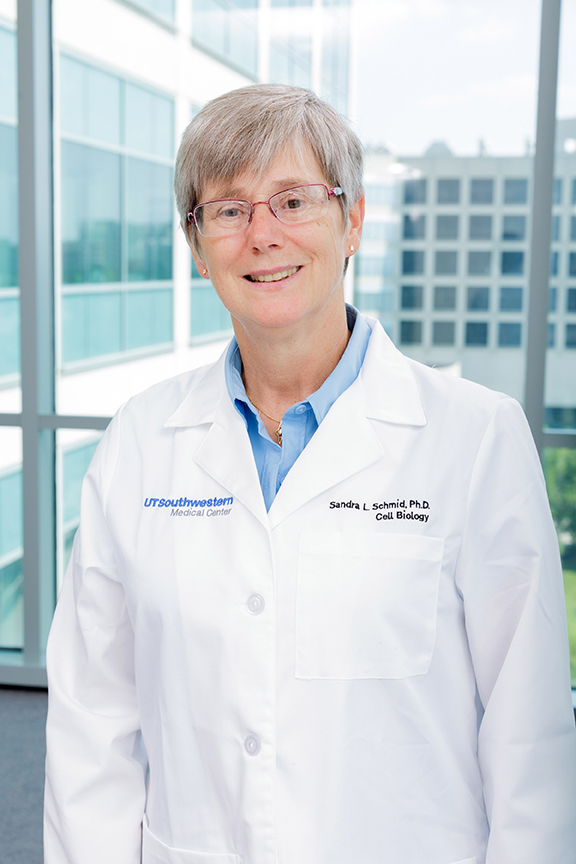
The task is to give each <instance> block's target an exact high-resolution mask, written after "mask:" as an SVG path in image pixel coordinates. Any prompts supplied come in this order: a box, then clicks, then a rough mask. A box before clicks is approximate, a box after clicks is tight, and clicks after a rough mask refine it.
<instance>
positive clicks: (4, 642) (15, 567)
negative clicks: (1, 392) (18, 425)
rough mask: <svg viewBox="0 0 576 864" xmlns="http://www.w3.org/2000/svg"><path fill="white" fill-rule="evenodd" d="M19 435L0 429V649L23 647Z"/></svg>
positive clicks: (15, 432) (6, 428) (14, 430)
mask: <svg viewBox="0 0 576 864" xmlns="http://www.w3.org/2000/svg"><path fill="white" fill-rule="evenodd" d="M22 529H23V521H22V432H21V430H20V429H15V428H8V427H0V648H13V649H21V648H23V646H24V597H23V590H22Z"/></svg>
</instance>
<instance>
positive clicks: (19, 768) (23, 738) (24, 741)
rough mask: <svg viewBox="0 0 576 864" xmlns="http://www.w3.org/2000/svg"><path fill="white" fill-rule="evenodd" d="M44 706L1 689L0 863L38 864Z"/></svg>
mask: <svg viewBox="0 0 576 864" xmlns="http://www.w3.org/2000/svg"><path fill="white" fill-rule="evenodd" d="M47 701H48V696H47V694H46V693H45V692H43V691H34V690H8V689H3V688H0V864H42V797H43V793H44V754H45V744H44V727H45V725H46V706H47Z"/></svg>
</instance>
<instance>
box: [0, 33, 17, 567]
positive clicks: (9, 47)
mask: <svg viewBox="0 0 576 864" xmlns="http://www.w3.org/2000/svg"><path fill="white" fill-rule="evenodd" d="M0 58H1V60H0V117H2V121H0V381H2V379H4V380H5V382H7V376H8V377H10V378H12V379H14V378H15V376H16V375H18V373H19V372H20V294H19V290H18V156H17V152H18V128H17V126H16V38H15V34H14V33H12V32H9V31H8V30H4V29H2V28H0ZM1 518H2V517H1V516H0V519H1ZM0 525H1V522H0ZM1 555H2V552H1V551H0V557H1ZM1 572H2V571H0V573H1Z"/></svg>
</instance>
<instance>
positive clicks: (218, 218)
mask: <svg viewBox="0 0 576 864" xmlns="http://www.w3.org/2000/svg"><path fill="white" fill-rule="evenodd" d="M343 194H344V192H343V191H342V189H341V188H340V186H334V188H333V189H328V187H327V186H324V184H323V183H310V184H307V185H306V186H294V187H293V188H292V189H284V191H283V192H277V193H276V195H272V197H271V198H269V199H268V201H255V202H254V203H253V204H251V203H250V201H237V200H233V199H230V200H229V199H223V200H221V201H206V203H205V204H198V205H197V206H196V207H194V210H192V212H191V213H188V221H189V222H193V223H194V224H195V225H196V228H197V229H198V231H199V232H200V234H202V236H203V237H228V236H229V235H230V234H237V233H238V232H239V231H243V230H244V228H246V226H247V225H249V224H250V221H251V220H252V215H253V213H254V207H256V205H257V204H267V205H268V207H269V208H270V210H271V212H272V213H273V214H274V216H276V218H277V219H279V220H280V222H283V223H284V224H285V225H301V224H302V223H303V222H312V221H313V220H314V219H318V218H319V217H320V216H322V215H323V214H324V213H325V212H326V210H327V208H328V204H329V202H330V198H332V197H338V196H339V195H343Z"/></svg>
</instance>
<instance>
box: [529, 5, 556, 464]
mask: <svg viewBox="0 0 576 864" xmlns="http://www.w3.org/2000/svg"><path fill="white" fill-rule="evenodd" d="M560 10H561V0H542V21H541V29H540V68H539V78H538V110H537V118H536V153H535V155H534V173H533V193H532V209H531V225H532V227H531V244H530V287H529V305H528V334H527V340H526V379H525V383H524V410H525V411H526V416H527V418H528V422H529V423H530V427H531V429H532V435H533V436H534V440H535V442H536V446H537V448H538V451H539V452H541V451H542V447H543V443H544V431H543V427H544V396H545V376H546V346H547V341H548V340H547V335H548V334H547V330H548V283H549V269H550V232H551V226H552V190H553V184H554V139H555V131H556V92H557V83H558V50H559V37H560Z"/></svg>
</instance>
